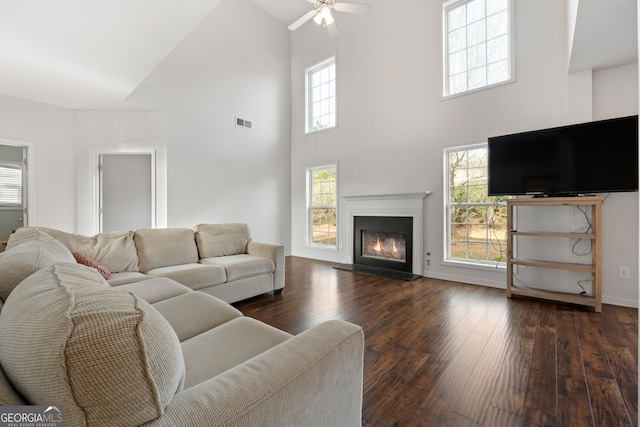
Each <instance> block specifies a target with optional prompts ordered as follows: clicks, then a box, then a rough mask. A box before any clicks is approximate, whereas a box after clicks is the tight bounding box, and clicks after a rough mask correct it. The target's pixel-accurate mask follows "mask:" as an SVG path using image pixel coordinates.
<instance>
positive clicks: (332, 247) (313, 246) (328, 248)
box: [304, 243, 338, 252]
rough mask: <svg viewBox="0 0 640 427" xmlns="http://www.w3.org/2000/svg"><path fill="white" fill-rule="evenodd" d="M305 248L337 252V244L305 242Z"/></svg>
mask: <svg viewBox="0 0 640 427" xmlns="http://www.w3.org/2000/svg"><path fill="white" fill-rule="evenodd" d="M304 246H305V248H307V249H318V250H321V251H328V252H338V246H337V245H336V246H324V245H310V244H308V243H307V244H306V245H304Z"/></svg>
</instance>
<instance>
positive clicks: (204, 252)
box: [194, 224, 251, 258]
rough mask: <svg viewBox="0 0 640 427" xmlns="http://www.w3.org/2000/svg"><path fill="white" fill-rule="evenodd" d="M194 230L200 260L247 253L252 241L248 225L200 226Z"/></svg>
mask: <svg viewBox="0 0 640 427" xmlns="http://www.w3.org/2000/svg"><path fill="white" fill-rule="evenodd" d="M194 228H195V234H196V242H197V244H198V252H199V253H200V258H210V257H216V256H226V255H237V254H246V253H247V244H248V243H249V241H250V240H251V234H250V232H249V227H248V226H247V224H198V225H196V226H195V227H194Z"/></svg>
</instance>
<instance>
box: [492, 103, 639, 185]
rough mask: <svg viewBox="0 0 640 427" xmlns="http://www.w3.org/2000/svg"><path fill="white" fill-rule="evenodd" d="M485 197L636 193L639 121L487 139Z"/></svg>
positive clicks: (630, 119) (633, 118)
mask: <svg viewBox="0 0 640 427" xmlns="http://www.w3.org/2000/svg"><path fill="white" fill-rule="evenodd" d="M488 145H489V195H491V196H499V195H522V194H532V195H539V196H572V195H576V196H577V195H587V194H593V193H609V192H620V191H638V116H637V115H636V116H629V117H621V118H617V119H610V120H601V121H595V122H589V123H581V124H577V125H570V126H562V127H557V128H551V129H542V130H536V131H531V132H523V133H517V134H512V135H504V136H495V137H491V138H489V141H488Z"/></svg>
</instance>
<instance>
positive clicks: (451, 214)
mask: <svg viewBox="0 0 640 427" xmlns="http://www.w3.org/2000/svg"><path fill="white" fill-rule="evenodd" d="M445 156H446V167H447V182H446V186H447V188H446V192H445V194H446V198H447V199H446V200H445V204H446V206H447V218H446V221H447V227H445V229H446V230H447V235H446V236H445V241H446V245H447V247H446V260H448V261H463V262H465V261H472V262H473V263H474V264H477V263H481V264H482V263H485V264H491V265H495V264H496V263H504V262H505V261H506V258H505V256H506V242H507V240H506V234H507V208H506V200H507V197H506V196H498V197H493V196H491V197H490V196H488V193H487V189H488V185H487V184H488V180H487V176H488V151H487V145H486V144H479V145H474V146H470V147H464V148H453V149H449V150H446V151H445Z"/></svg>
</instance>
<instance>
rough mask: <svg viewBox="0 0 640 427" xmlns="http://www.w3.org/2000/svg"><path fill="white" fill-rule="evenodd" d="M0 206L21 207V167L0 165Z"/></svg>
mask: <svg viewBox="0 0 640 427" xmlns="http://www.w3.org/2000/svg"><path fill="white" fill-rule="evenodd" d="M0 206H3V207H20V206H22V165H20V164H17V163H0Z"/></svg>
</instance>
